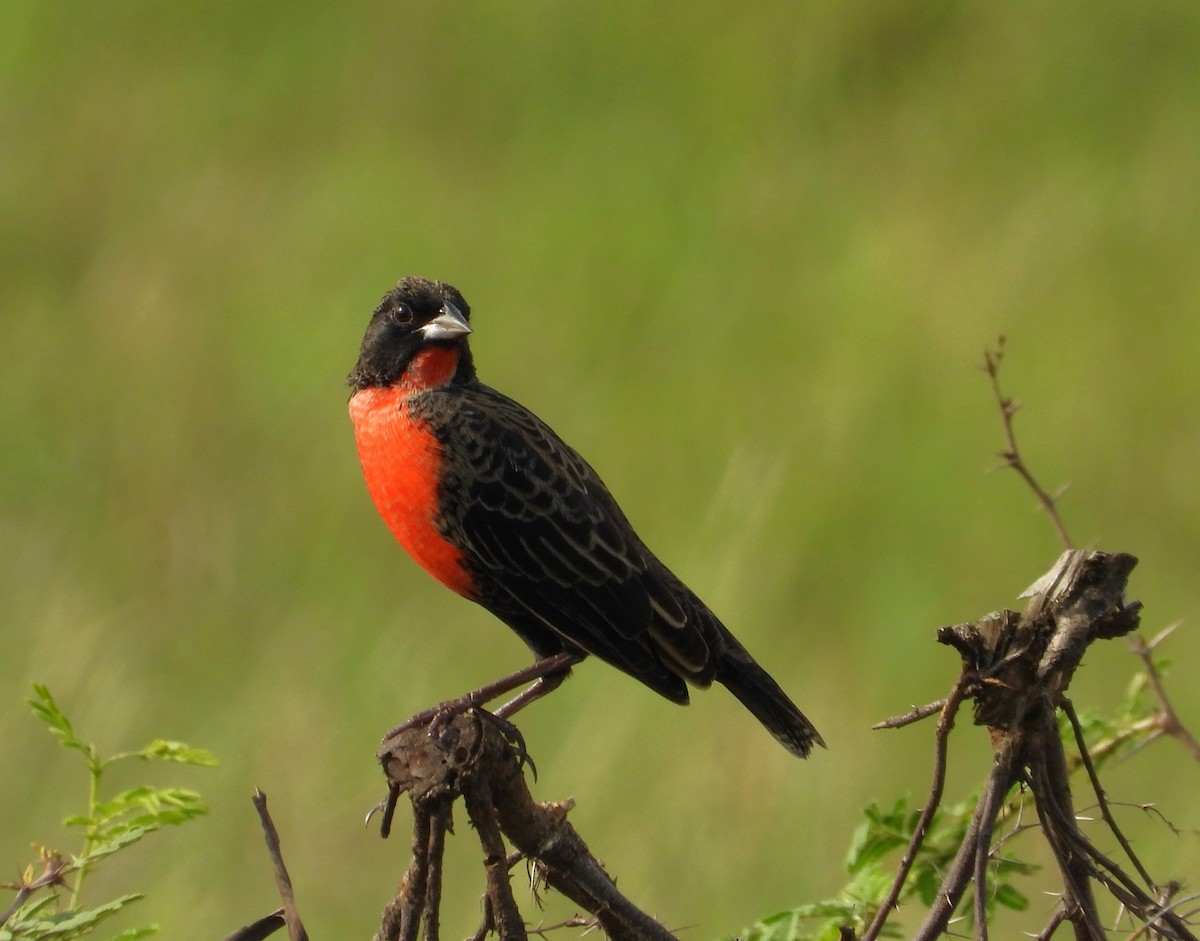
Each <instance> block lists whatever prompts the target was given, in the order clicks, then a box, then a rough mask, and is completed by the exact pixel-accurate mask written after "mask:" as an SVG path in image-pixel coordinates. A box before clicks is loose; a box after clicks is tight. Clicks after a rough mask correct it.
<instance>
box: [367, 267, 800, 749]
mask: <svg viewBox="0 0 1200 941" xmlns="http://www.w3.org/2000/svg"><path fill="white" fill-rule="evenodd" d="M470 314H471V309H470V307H469V306H468V305H467V302H466V300H464V299H463V296H462V295H461V294H460V293H459V292H458V291H457V290H455V289H454V288H453V287H451V286H450V285H448V284H445V283H444V282H441V281H429V280H427V279H425V278H416V277H410V278H405V279H404V280H403V281H401V282H400V283H399V284H397V285H396V287H395V288H393V289H392V290H391V291H390V292H388V294H387V295H386V296H385V297H384V298H383V301H382V302H381V303H380V304H379V306H378V307H377V308H376V309H375V313H374V315H373V316H372V317H371V323H370V325H369V326H368V327H367V332H366V336H365V337H364V338H363V342H362V348H361V350H360V353H359V358H358V363H357V364H356V365H355V367H354V370H353V371H352V372H351V373H350V376H349V379H348V382H349V384H350V385H351V386H352V387H353V389H354V391H353V393H352V395H351V396H350V416H351V418H352V419H353V422H354V433H355V437H356V439H357V443H358V455H359V459H360V460H361V462H362V468H363V475H364V477H365V478H366V482H367V489H368V490H369V491H370V494H371V498H372V499H373V500H374V502H375V506H376V507H377V508H378V510H379V513H380V515H381V516H382V517H383V519H384V522H386V523H387V525H388V527H389V528H390V529H391V531H392V533H393V534H394V535H395V537H396V539H398V540H399V542H400V544H401V545H402V546H404V548H405V549H406V550H407V551H408V553H409V554H410V555H411V556H412V557H413V558H414V559H415V560H416V561H417V563H418V564H420V565H421V567H422V568H424V569H425V570H426V571H427V572H429V574H431V575H432V576H433V577H434V578H436V579H437V580H438V581H440V582H441V583H442V584H443V585H445V586H447V587H448V588H451V589H453V590H454V591H456V592H458V594H460V595H462V596H463V597H465V598H469V599H470V600H472V601H475V602H478V603H479V604H481V605H483V607H485V608H486V609H487V610H488V611H490V612H492V614H494V615H495V616H496V617H498V618H499V619H500V620H501V621H503V622H504V623H505V624H507V625H508V626H509V627H510V628H512V629H513V631H515V632H516V633H517V635H518V636H519V637H520V638H521V639H522V640H523V641H525V643H526V644H527V645H528V646H529V647H530V649H531V650H532V651H533V653H534V656H535V658H536V660H535V662H534V663H533V665H532V666H530V667H527V668H526V669H524V670H520V671H517V672H516V673H514V674H512V675H511V676H508V677H504V678H503V679H501V680H498V681H497V682H495V683H491V684H488V686H486V687H484V688H483V689H481V690H476V691H475V692H473V693H469V694H467V695H466V696H464V697H462V698H461V699H459V700H455V701H452V702H450V703H444V704H442V706H439V707H437V708H435V709H432V710H429V711H428V712H427V713H424V714H422V716H419V717H414V720H410V723H406V724H405V726H404V727H408V726H409V725H410V724H411V723H412V722H414V721H417V722H421V721H436V719H437V717H438V716H439V715H445V714H446V712H447V710H449V711H450V712H454V711H460V710H462V709H466V708H470V707H473V706H479V705H482V704H483V703H486V702H488V701H490V700H492V699H494V698H496V697H498V696H500V695H502V694H504V693H507V692H510V691H512V690H514V689H516V688H517V687H518V686H521V685H522V684H524V683H530V684H531V685H530V686H528V687H527V688H526V689H524V690H523V691H522V692H520V693H519V694H517V696H516V697H515V698H514V699H512V700H510V701H509V702H507V703H505V704H504V705H502V706H500V707H499V708H497V709H495V710H493V714H494V715H496V716H499V717H505V716H509V715H512V713H514V712H516V711H517V709H519V708H521V707H522V706H524V705H527V704H528V703H529V702H532V701H533V700H534V699H537V698H539V697H540V696H542V695H544V694H545V693H547V692H549V691H550V690H551V689H553V688H554V687H556V686H558V685H559V684H560V683H561V682H562V681H563V679H565V677H566V676H567V674H568V673H569V672H570V669H571V667H572V666H573V665H574V664H575V663H578V662H579V661H580V660H582V659H583V658H584V657H586V656H588V655H589V654H591V655H594V656H596V657H599V658H600V659H601V660H604V661H606V662H607V663H610V664H612V665H613V666H615V667H617V668H618V669H620V670H623V671H625V672H626V673H628V674H629V675H630V676H633V677H634V678H636V679H638V680H641V681H642V682H643V683H645V684H646V685H647V686H649V687H650V688H651V689H653V690H654V691H655V692H657V693H660V694H661V695H663V696H665V697H666V698H667V699H669V700H671V701H672V702H676V703H681V704H682V703H687V701H688V684H691V685H693V686H697V687H701V688H703V687H707V686H709V685H710V684H711V683H712V682H713V681H714V680H716V681H717V682H718V683H721V684H723V685H724V686H726V687H727V688H728V689H729V690H730V692H732V693H733V695H734V696H736V697H737V698H738V699H739V700H740V701H741V702H742V704H743V705H744V706H745V707H746V708H747V709H749V710H750V712H751V713H752V714H753V715H754V717H755V718H756V719H758V721H759V722H761V723H762V724H763V725H764V726H765V727H766V729H767V730H768V731H769V732H770V733H771V734H772V735H774V736H775V738H776V739H778V740H779V742H780V743H782V745H783V746H784V747H785V748H786V749H787V750H788V751H790V752H792V753H793V754H795V755H800V756H805V755H807V754H808V753H809V751H810V750H811V749H812V746H813V744H814V743H815V744H818V745H823V744H824V743H823V742H822V741H821V736H820V735H819V734H818V733H817V730H816V729H815V728H814V727H813V725H812V723H811V722H809V721H808V719H807V718H805V717H804V715H803V713H801V712H800V710H799V709H797V708H796V706H795V705H794V704H793V703H792V701H791V700H790V699H789V698H788V697H787V695H786V694H785V693H784V692H783V690H781V689H780V688H779V685H778V684H777V683H776V682H775V681H774V680H773V679H772V678H771V677H770V676H769V675H768V674H767V672H766V671H765V670H763V668H762V667H760V666H759V665H758V663H757V662H755V660H754V659H753V658H752V657H751V656H750V654H749V653H747V652H746V649H745V648H744V647H743V646H742V645H741V644H740V643H739V642H738V641H737V639H736V638H735V637H734V636H733V635H732V634H731V633H729V631H728V630H726V628H725V626H724V625H723V624H722V623H721V622H720V621H719V620H718V619H717V617H716V615H714V614H713V613H712V612H711V611H710V610H709V609H708V608H707V607H706V606H705V604H704V602H702V601H701V600H700V599H699V598H697V597H696V595H695V594H693V593H692V591H691V590H690V589H689V588H688V587H687V586H686V585H684V584H683V582H681V581H680V580H679V579H678V578H677V577H676V576H675V575H674V574H673V573H672V572H671V571H670V570H669V569H668V568H667V567H666V566H665V565H663V564H662V563H661V562H660V561H659V560H658V559H657V558H656V557H655V556H654V554H653V553H652V552H651V551H650V550H649V549H647V548H646V546H645V544H644V543H643V542H642V540H641V539H640V538H638V535H637V533H636V532H634V530H633V527H632V526H631V525H630V524H629V521H628V520H627V519H626V518H625V514H624V513H623V512H621V508H620V507H619V506H617V503H616V501H615V500H614V499H613V497H612V495H611V494H609V492H608V490H607V488H606V487H605V486H604V484H603V482H602V481H601V480H600V477H599V476H598V475H597V474H596V472H595V471H594V470H593V469H592V468H591V466H590V465H589V464H588V463H587V462H586V461H585V460H584V459H583V458H582V457H580V456H579V455H578V454H577V453H576V452H575V451H574V450H572V449H571V448H570V447H569V446H568V445H567V444H566V443H564V442H563V440H562V439H561V438H559V437H558V435H557V434H555V433H554V432H553V431H552V430H551V429H550V427H549V426H548V425H546V423H545V422H543V421H542V420H541V419H539V418H538V417H537V416H536V415H534V414H533V413H532V412H530V411H529V410H528V409H526V408H524V407H523V406H521V405H518V404H517V403H516V402H514V401H513V400H512V399H510V398H508V397H507V396H505V395H502V394H501V393H499V392H497V391H496V390H495V389H492V388H490V387H488V386H486V385H484V384H483V383H481V382H480V381H479V380H478V379H477V378H476V376H475V363H474V361H473V359H472V357H471V349H470V347H469V346H468V343H467V337H468V335H469V334H470V333H471V326H470Z"/></svg>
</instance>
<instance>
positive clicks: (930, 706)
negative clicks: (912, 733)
mask: <svg viewBox="0 0 1200 941" xmlns="http://www.w3.org/2000/svg"><path fill="white" fill-rule="evenodd" d="M945 705H946V700H944V699H939V700H938V701H937V702H931V703H927V704H926V705H924V706H913V707H912V708H911V709H910V710H908V712H906V713H904V714H903V715H898V716H892V717H891V718H890V719H884V720H883V721H882V722H876V723H875V724H874V725H873V726H871V728H872V729H875V730H878V729H901V728H904V726H906V725H912V724H913V723H914V722H920V721H921V720H922V719H928V718H929V717H930V716H934V715H937V714H938V713H939V712H941V711H942V708H943V707H944V706H945Z"/></svg>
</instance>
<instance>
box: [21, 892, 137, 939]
mask: <svg viewBox="0 0 1200 941" xmlns="http://www.w3.org/2000/svg"><path fill="white" fill-rule="evenodd" d="M141 898H142V896H141V895H139V894H136V893H134V894H131V895H122V896H121V897H120V898H116V899H113V900H112V901H111V902H106V903H105V904H103V905H100V906H98V907H96V908H90V909H77V910H75V911H69V912H61V913H59V914H57V915H51V916H50V917H48V918H39V919H37V920H35V921H27V922H25V923H24V924H22V925H21V926H20V933H14V934H13V935H12V937H13V938H31V939H38V941H70V939H72V938H78V937H81V936H82V935H85V934H87V933H88V932H90V931H93V930H95V928H96V926H97V925H99V924H100V923H101V922H102V921H104V920H105V919H106V918H109V917H111V916H112V915H115V914H116V913H117V912H119V911H120V910H121V909H123V908H125V907H126V906H127V905H130V904H131V903H133V902H136V901H138V900H140V899H141ZM9 926H12V922H9ZM0 938H3V934H0Z"/></svg>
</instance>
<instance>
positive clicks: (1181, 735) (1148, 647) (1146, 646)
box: [1129, 624, 1200, 761]
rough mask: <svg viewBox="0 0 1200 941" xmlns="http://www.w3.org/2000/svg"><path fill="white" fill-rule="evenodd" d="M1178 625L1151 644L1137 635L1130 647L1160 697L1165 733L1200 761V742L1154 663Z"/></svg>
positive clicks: (1156, 694) (1162, 633) (1173, 625)
mask: <svg viewBox="0 0 1200 941" xmlns="http://www.w3.org/2000/svg"><path fill="white" fill-rule="evenodd" d="M1178 626H1179V625H1178V624H1172V625H1171V626H1170V627H1167V628H1166V629H1165V630H1163V631H1162V632H1160V633H1159V634H1158V636H1156V637H1155V638H1154V639H1153V640H1151V641H1150V642H1149V643H1146V641H1144V640H1142V638H1141V637H1140V636H1137V635H1135V636H1134V637H1133V638H1131V639H1130V642H1129V643H1130V645H1131V646H1132V648H1133V652H1134V653H1135V654H1136V655H1137V656H1138V657H1139V658H1140V659H1141V661H1142V664H1143V665H1144V666H1145V668H1146V676H1147V678H1149V680H1150V685H1151V686H1152V687H1153V688H1154V695H1155V696H1157V697H1158V702H1159V705H1160V706H1161V708H1162V715H1161V717H1160V720H1159V722H1160V725H1161V727H1162V730H1163V732H1165V733H1166V734H1167V735H1170V736H1172V737H1173V738H1177V739H1179V741H1180V742H1182V743H1183V745H1184V747H1185V748H1187V750H1188V751H1189V752H1191V753H1192V757H1193V758H1195V759H1196V760H1197V761H1200V742H1198V741H1196V737H1195V736H1194V735H1192V733H1191V732H1189V731H1188V730H1187V728H1186V727H1185V726H1184V724H1183V722H1181V721H1180V719H1179V714H1178V713H1177V712H1176V711H1175V707H1174V706H1172V705H1171V700H1170V698H1169V697H1168V696H1167V690H1166V688H1165V687H1164V686H1163V682H1162V677H1161V676H1159V675H1158V667H1157V666H1156V665H1155V663H1154V651H1155V649H1157V647H1158V645H1159V644H1160V643H1162V641H1164V640H1166V639H1167V637H1169V636H1170V635H1171V634H1172V633H1173V632H1174V631H1175V629H1176V628H1177V627H1178Z"/></svg>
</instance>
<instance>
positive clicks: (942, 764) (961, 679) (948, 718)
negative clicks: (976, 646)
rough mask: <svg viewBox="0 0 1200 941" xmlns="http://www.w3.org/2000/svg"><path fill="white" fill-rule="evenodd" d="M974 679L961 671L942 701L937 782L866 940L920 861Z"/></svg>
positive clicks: (878, 927)
mask: <svg viewBox="0 0 1200 941" xmlns="http://www.w3.org/2000/svg"><path fill="white" fill-rule="evenodd" d="M971 682H972V676H971V674H970V673H969V672H968V671H967V670H966V669H965V668H964V669H963V670H962V672H961V673H959V675H958V682H956V683H955V684H954V688H953V689H952V690H951V691H950V695H949V696H947V697H946V698H945V699H944V700H942V715H941V717H940V718H939V719H938V723H937V729H936V732H935V733H934V743H935V744H934V760H933V785H932V786H931V787H930V789H929V797H928V799H927V800H926V801H925V806H924V808H922V810H921V816H920V818H919V819H918V820H917V826H916V828H915V829H914V830H913V835H912V839H911V840H909V843H908V849H906V850H905V851H904V857H903V858H902V859H901V860H900V868H899V870H898V871H897V872H896V878H895V879H893V880H892V887H891V889H890V890H889V891H888V895H887V898H885V899H884V901H883V904H882V905H880V906H879V908H878V910H877V911H876V912H875V916H874V917H873V918H872V919H871V924H870V925H868V926H867V930H866V932H865V933H864V934H863V937H862V941H874V939H875V938H877V937H878V936H879V933H880V932H881V931H882V930H883V926H884V923H885V922H886V921H887V919H888V915H889V914H891V911H892V909H893V908H895V907H896V903H897V902H898V901H899V900H900V893H901V892H902V891H903V890H904V883H905V882H906V881H907V880H908V874H909V872H911V871H912V867H913V863H915V862H916V859H917V853H919V852H920V850H921V845H922V844H923V843H924V842H925V837H926V835H927V834H928V833H929V826H930V824H931V823H932V822H933V815H934V814H935V813H937V809H938V807H939V806H940V804H941V802H942V791H943V789H944V788H945V785H946V752H947V750H948V748H949V742H950V731H951V730H952V729H953V728H954V717H955V715H956V714H957V713H958V707H959V706H960V705H961V704H962V701H963V699H964V698H966V695H967V690H968V689H969V688H970V686H971ZM914 711H915V710H914Z"/></svg>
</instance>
